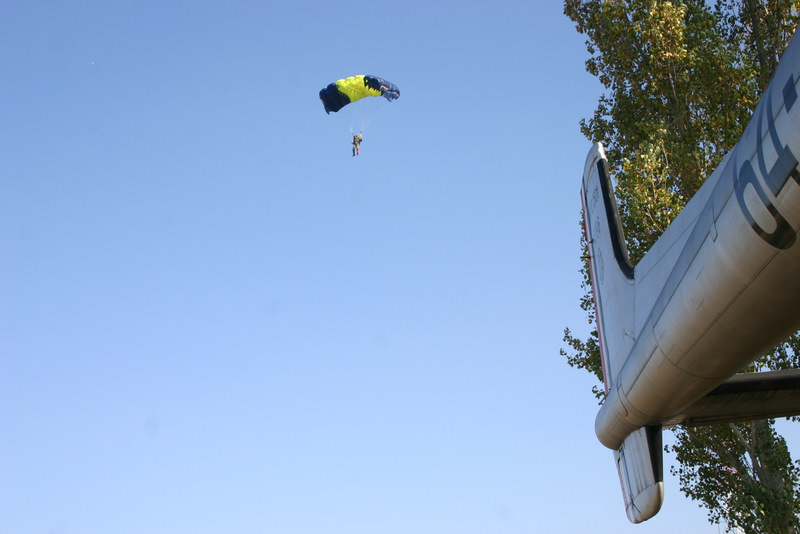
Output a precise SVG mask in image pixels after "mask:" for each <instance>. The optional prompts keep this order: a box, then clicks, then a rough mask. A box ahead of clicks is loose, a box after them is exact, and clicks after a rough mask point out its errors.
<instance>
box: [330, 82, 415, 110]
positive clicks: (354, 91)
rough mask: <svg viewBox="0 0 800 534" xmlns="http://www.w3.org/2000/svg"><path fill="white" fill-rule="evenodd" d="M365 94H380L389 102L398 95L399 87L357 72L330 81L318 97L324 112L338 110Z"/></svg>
mask: <svg viewBox="0 0 800 534" xmlns="http://www.w3.org/2000/svg"><path fill="white" fill-rule="evenodd" d="M365 96H382V97H383V98H385V99H386V100H389V101H390V102H391V101H392V100H394V99H395V98H397V97H399V96H400V89H398V88H397V86H396V85H395V84H393V83H392V82H387V81H386V80H384V79H383V78H378V77H377V76H369V75H365V74H359V75H358V76H350V77H349V78H345V79H343V80H338V81H337V82H336V83H331V84H329V85H328V87H326V88H325V89H323V90H322V91H320V92H319V99H320V100H322V105H324V106H325V112H326V113H330V112H331V111H334V112H335V111H339V110H340V109H342V108H343V107H345V106H346V105H347V104H350V103H352V102H355V101H356V100H361V99H362V98H364V97H365Z"/></svg>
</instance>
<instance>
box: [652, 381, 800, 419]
mask: <svg viewBox="0 0 800 534" xmlns="http://www.w3.org/2000/svg"><path fill="white" fill-rule="evenodd" d="M798 413H800V369H787V370H784V371H765V372H761V373H742V374H737V375H734V376H733V377H732V378H730V379H728V380H727V381H725V382H723V383H722V384H720V385H719V386H717V388H715V389H714V390H712V391H711V393H709V394H708V395H706V396H705V397H703V398H701V399H700V400H699V401H697V402H696V403H694V404H693V405H691V406H689V407H688V408H687V409H685V410H683V411H682V412H681V413H680V414H677V415H676V416H675V417H674V418H672V419H671V420H670V421H669V422H668V423H666V424H665V426H672V425H675V424H678V423H683V424H685V425H689V426H703V425H711V424H715V423H735V422H739V421H753V420H756V419H775V418H778V417H789V416H792V415H797V414H798Z"/></svg>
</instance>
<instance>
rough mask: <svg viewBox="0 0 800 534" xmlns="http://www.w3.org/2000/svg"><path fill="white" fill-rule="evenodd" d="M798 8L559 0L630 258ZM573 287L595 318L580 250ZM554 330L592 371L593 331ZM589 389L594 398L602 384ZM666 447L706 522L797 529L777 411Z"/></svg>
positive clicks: (785, 361)
mask: <svg viewBox="0 0 800 534" xmlns="http://www.w3.org/2000/svg"><path fill="white" fill-rule="evenodd" d="M798 8H800V0H716V2H711V1H704V0H674V1H671V2H670V1H664V0H565V1H564V13H565V14H566V15H567V16H568V17H569V18H570V19H571V20H572V21H574V22H575V24H576V26H577V30H578V32H580V33H582V34H585V35H586V37H587V41H586V44H587V49H588V51H589V54H590V58H589V59H588V60H587V62H586V69H587V71H588V72H590V73H591V74H593V75H594V76H597V77H598V79H599V80H600V82H601V83H602V85H603V87H604V88H605V93H604V94H603V95H602V96H601V97H600V99H599V103H598V106H597V109H596V110H595V112H594V115H593V116H592V117H591V118H589V119H588V120H582V121H581V125H580V126H581V131H582V132H583V134H584V135H585V136H586V137H587V138H588V139H589V140H590V141H592V142H595V141H601V142H603V144H604V145H605V147H606V153H607V155H608V160H609V166H610V170H611V171H612V173H613V175H614V178H615V182H616V189H615V192H616V196H617V200H618V203H619V208H620V214H621V216H622V222H623V227H624V230H625V236H626V240H627V244H628V250H629V252H630V255H631V260H632V261H633V262H634V263H636V262H638V261H639V260H640V259H641V257H642V256H643V255H644V253H645V252H646V251H647V250H648V249H649V248H650V247H651V246H652V244H653V243H654V242H655V241H656V239H658V237H659V236H660V235H661V233H662V232H663V231H664V230H665V229H666V228H667V226H668V225H669V224H670V223H671V222H672V220H673V219H674V218H675V217H676V216H677V214H678V213H679V212H680V210H681V209H682V208H683V206H684V205H685V203H686V202H687V201H688V200H689V199H690V198H691V197H692V196H693V195H694V193H695V192H696V191H697V189H698V188H699V187H700V186H701V185H702V184H703V182H704V181H705V180H706V178H708V176H709V175H710V174H711V172H713V170H714V169H715V168H716V167H717V165H718V164H719V163H720V161H721V160H722V157H723V155H724V154H725V152H727V151H728V150H730V149H731V148H732V147H733V146H734V144H735V143H736V141H737V140H738V139H739V137H740V136H741V134H742V131H743V130H744V127H745V126H746V125H747V123H748V122H749V120H750V117H751V115H752V112H753V110H754V108H755V106H756V104H757V103H758V100H759V98H760V95H761V92H762V91H763V89H764V88H765V87H766V86H767V84H768V83H769V80H770V79H771V77H772V73H773V71H774V69H775V66H776V65H777V63H778V60H779V58H780V54H781V53H782V52H783V50H784V49H785V47H786V44H787V43H788V41H789V39H790V38H791V36H792V34H793V32H794V29H795V27H796V26H797V23H798V18H799V17H798V10H799V9H798ZM582 245H583V247H584V249H585V243H584V242H582ZM583 288H584V291H585V294H584V297H583V298H582V299H581V302H580V306H581V308H582V309H584V310H585V311H586V312H587V316H588V320H589V324H590V325H591V326H592V327H593V328H594V325H595V317H594V307H593V298H592V294H591V282H590V279H589V269H588V262H587V261H586V260H585V259H584V268H583ZM564 342H565V344H566V348H565V349H562V350H561V353H562V355H563V356H565V357H566V359H567V362H568V363H569V364H570V365H571V366H573V367H578V368H581V369H586V370H588V371H590V372H592V373H593V374H595V376H597V377H598V379H599V380H601V381H602V371H601V367H600V354H599V345H598V340H597V332H596V330H594V331H592V332H591V333H590V335H589V337H588V338H587V339H585V340H584V339H580V338H577V337H575V336H574V335H573V334H572V333H571V331H570V330H569V329H566V330H565V333H564ZM799 359H800V346H798V336H797V335H795V336H793V337H792V338H790V340H788V341H787V342H785V343H783V344H782V345H780V346H778V347H776V348H775V349H774V350H773V351H771V352H770V354H768V355H766V356H764V357H763V358H761V359H760V360H758V361H757V362H756V364H754V369H753V370H755V368H758V370H767V369H783V368H793V367H800V361H798V360H799ZM594 393H595V395H596V396H602V394H603V392H602V388H601V387H600V386H596V387H595V388H594ZM672 449H673V451H674V452H675V453H676V458H677V461H678V462H679V467H677V468H673V472H674V473H675V474H676V475H678V476H679V478H680V480H681V489H682V491H683V492H684V493H685V494H686V495H688V496H689V497H691V498H692V499H694V500H696V501H698V502H699V503H700V504H701V505H702V506H705V507H706V508H708V510H709V520H710V521H711V522H713V523H718V522H720V521H724V522H726V523H727V524H728V525H729V527H730V528H733V527H736V526H740V527H741V528H744V529H746V531H747V532H800V523H798V513H800V508H798V506H800V504H799V503H800V484H799V483H798V474H799V473H800V471H798V467H797V465H795V464H793V463H792V460H791V458H790V457H789V454H788V452H787V451H786V445H785V442H784V441H783V438H781V437H780V436H779V435H778V434H777V433H776V432H775V430H774V422H772V421H760V422H754V423H747V424H740V425H719V426H713V427H705V428H702V429H686V428H683V427H678V428H677V429H676V444H675V445H674V447H673V448H672ZM733 488H735V489H736V491H734V490H733ZM742 490H744V491H742ZM734 493H735V494H736V495H733V494H734ZM744 494H746V495H749V497H747V498H745V497H744ZM759 510H761V511H762V512H763V511H766V510H769V511H770V513H769V514H764V513H760V512H759ZM767 516H769V517H767ZM776 529H777V530H776Z"/></svg>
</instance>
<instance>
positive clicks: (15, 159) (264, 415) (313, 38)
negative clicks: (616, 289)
mask: <svg viewBox="0 0 800 534" xmlns="http://www.w3.org/2000/svg"><path fill="white" fill-rule="evenodd" d="M561 11H562V7H561V3H560V2H557V1H555V0H553V1H547V2H531V1H519V2H510V1H509V2H502V1H498V0H487V1H469V0H467V1H464V0H460V1H448V2H445V1H435V0H427V1H422V2H412V1H402V2H358V3H353V2H350V3H347V2H323V1H320V2H308V1H300V0H293V1H290V2H277V1H275V2H273V1H263V2H255V1H248V2H245V1H222V0H220V1H180V2H179V1H165V0H157V1H155V0H136V1H126V0H118V1H113V2H109V1H105V0H102V1H96V2H88V1H83V0H70V1H69V2H62V1H53V2H43V1H35V0H4V1H3V2H2V3H0V532H4V533H6V532H7V533H15V534H16V533H32V534H39V533H41V534H73V533H80V534H108V533H111V532H113V533H114V534H141V533H148V534H174V533H178V532H187V533H192V534H206V533H209V534H217V533H219V534H222V533H225V534H228V533H275V534H322V533H324V534H359V533H363V534H376V533H377V534H409V533H413V534H429V533H430V534H450V533H452V534H490V533H491V534H518V533H536V532H590V531H591V532H593V533H595V534H603V533H618V532H637V533H640V534H646V533H648V534H649V533H666V532H670V533H672V532H676V531H683V532H700V533H716V532H717V531H718V529H717V527H715V526H711V525H709V524H708V523H707V520H706V514H705V512H704V511H702V510H699V509H698V508H697V505H695V504H694V503H692V502H691V501H688V500H687V499H686V498H684V497H683V495H682V494H681V493H680V492H679V490H678V484H677V481H676V480H674V479H673V478H672V477H670V476H669V475H668V476H667V496H666V502H665V504H664V508H663V509H662V511H661V513H660V514H659V515H658V516H656V518H655V519H653V520H651V521H649V522H647V523H645V524H643V525H640V526H633V525H631V524H629V523H628V521H627V519H626V517H625V513H624V509H623V505H622V497H621V492H620V489H619V483H618V480H617V475H616V470H615V468H614V464H613V458H612V453H611V451H609V450H607V449H605V448H604V447H603V446H602V445H600V443H599V442H598V441H597V439H596V438H595V435H594V426H593V425H594V417H595V414H596V412H597V401H596V400H595V399H594V398H593V396H592V395H591V392H590V388H591V386H592V385H593V383H594V381H593V379H592V378H591V377H590V376H589V375H588V374H586V373H585V372H584V371H579V370H574V369H572V368H570V367H568V366H567V365H566V363H565V361H564V360H563V358H561V357H560V356H559V354H558V351H559V349H560V348H561V347H562V346H563V343H562V340H561V339H562V335H563V330H564V327H566V326H569V327H571V328H572V329H573V331H575V332H577V333H580V334H582V335H585V334H586V331H587V330H588V326H587V325H586V323H585V319H584V314H583V312H582V311H581V310H580V309H579V308H578V299H579V297H580V296H581V288H580V281H581V278H580V274H579V269H580V260H579V256H580V252H581V251H580V249H579V236H580V225H579V213H580V200H579V195H578V193H579V186H580V178H581V173H582V170H583V163H584V158H585V156H586V154H587V152H588V150H589V147H590V143H589V142H588V141H587V140H586V139H584V138H583V137H582V136H581V134H580V131H579V127H578V121H579V120H580V118H582V117H588V116H590V115H591V113H592V112H593V110H594V108H595V106H596V103H597V99H598V97H599V95H600V94H601V88H600V86H599V84H598V83H597V81H596V80H595V79H594V78H592V77H590V76H589V75H588V74H587V73H586V72H585V71H584V61H585V60H586V58H587V52H586V50H585V46H584V38H583V36H581V35H579V34H578V33H577V32H576V31H575V30H574V26H573V24H572V23H571V22H570V21H569V20H568V19H567V18H566V17H565V16H564V15H563V14H562V12H561ZM355 74H374V75H377V76H381V77H384V78H386V79H387V80H390V81H392V82H394V83H395V84H397V85H398V86H399V87H400V90H401V97H400V99H398V100H396V101H394V102H392V103H389V104H387V105H386V106H384V107H383V108H382V109H381V110H380V111H379V113H378V114H377V115H376V116H375V118H374V120H373V122H372V123H371V125H370V126H369V129H368V130H367V131H366V132H365V135H364V143H363V144H362V147H361V155H360V156H359V157H357V158H354V157H352V156H351V152H350V143H349V138H350V133H349V129H348V126H347V125H346V124H345V123H344V121H343V120H342V117H339V116H335V115H333V114H332V115H326V114H325V112H324V110H323V108H322V105H321V103H320V102H319V99H318V96H317V95H318V92H319V90H320V89H322V88H323V87H324V86H326V85H327V84H328V83H330V82H333V81H335V80H337V79H338V78H342V77H346V76H350V75H355ZM792 432H794V434H792ZM786 435H787V436H791V435H794V436H795V438H796V439H795V440H793V441H792V440H790V442H791V443H792V446H793V450H797V449H796V446H795V445H796V442H797V440H798V439H800V435H798V433H797V432H796V431H794V430H793V429H790V431H789V432H787V434H786ZM669 436H670V434H669V433H667V434H666V436H665V440H666V441H667V442H669V441H670V437H669ZM672 462H673V458H672V457H671V456H670V455H667V457H666V464H667V468H668V467H669V465H671V464H672ZM667 470H668V469H667Z"/></svg>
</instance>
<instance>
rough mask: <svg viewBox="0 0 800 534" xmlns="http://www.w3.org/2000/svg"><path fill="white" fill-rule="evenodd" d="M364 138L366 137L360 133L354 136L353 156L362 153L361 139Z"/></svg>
mask: <svg viewBox="0 0 800 534" xmlns="http://www.w3.org/2000/svg"><path fill="white" fill-rule="evenodd" d="M363 140H364V138H363V137H362V136H361V134H360V133H357V134H355V135H354V136H353V156H357V155H358V154H360V153H361V151H360V150H359V147H360V146H361V141H363Z"/></svg>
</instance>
